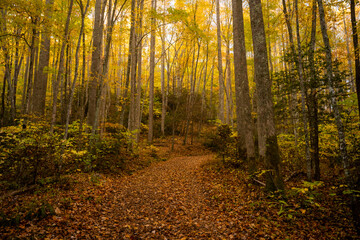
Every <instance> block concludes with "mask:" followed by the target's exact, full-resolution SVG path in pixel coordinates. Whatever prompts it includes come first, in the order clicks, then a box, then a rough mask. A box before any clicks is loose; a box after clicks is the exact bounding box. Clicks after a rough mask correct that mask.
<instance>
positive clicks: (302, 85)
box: [295, 0, 312, 181]
mask: <svg viewBox="0 0 360 240" xmlns="http://www.w3.org/2000/svg"><path fill="white" fill-rule="evenodd" d="M295 14H296V36H297V47H298V56H297V57H298V64H297V66H298V74H299V80H300V92H301V110H302V118H303V125H304V134H305V158H306V166H307V178H308V181H311V180H312V164H311V157H310V146H309V131H308V119H307V114H306V107H305V98H306V91H307V90H306V89H305V83H304V73H303V63H302V49H301V39H300V26H299V25H300V24H299V9H298V0H295Z"/></svg>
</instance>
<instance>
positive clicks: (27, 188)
mask: <svg viewBox="0 0 360 240" xmlns="http://www.w3.org/2000/svg"><path fill="white" fill-rule="evenodd" d="M35 188H36V185H31V186H28V187H25V188H22V189H19V190H15V191H12V192H10V193H7V194H4V195H2V196H1V198H0V199H4V198H7V197H12V196H15V195H19V194H23V193H26V192H28V191H31V190H33V189H35Z"/></svg>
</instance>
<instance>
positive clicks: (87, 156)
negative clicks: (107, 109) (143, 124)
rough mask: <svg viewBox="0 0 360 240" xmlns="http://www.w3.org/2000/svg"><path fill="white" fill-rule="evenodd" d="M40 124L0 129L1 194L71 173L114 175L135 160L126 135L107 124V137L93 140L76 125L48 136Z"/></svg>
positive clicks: (43, 124)
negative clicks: (67, 134)
mask: <svg viewBox="0 0 360 240" xmlns="http://www.w3.org/2000/svg"><path fill="white" fill-rule="evenodd" d="M49 129H50V126H49V125H48V124H46V123H43V122H37V123H28V124H27V125H26V127H25V125H24V126H23V125H21V124H20V125H18V126H12V127H6V128H2V129H0V136H1V144H0V186H1V189H3V190H12V189H18V188H21V187H24V186H28V185H32V184H38V183H39V182H41V181H43V180H44V179H46V178H59V177H60V176H62V175H66V174H70V173H74V172H91V171H96V172H117V171H121V170H122V168H123V167H124V166H123V165H124V162H125V161H126V160H127V159H131V158H133V157H134V152H133V149H132V148H131V147H130V144H131V143H130V142H129V137H128V133H127V131H126V130H125V129H124V128H123V127H121V125H115V124H112V125H111V124H109V126H106V129H107V133H106V134H103V135H102V136H101V137H100V136H98V135H95V136H92V135H91V134H90V133H89V132H90V130H89V127H88V126H85V129H88V130H85V131H82V130H80V124H79V122H74V123H73V124H72V125H71V126H70V128H69V137H68V139H66V140H64V139H63V129H61V128H56V129H55V130H54V132H53V133H50V132H49Z"/></svg>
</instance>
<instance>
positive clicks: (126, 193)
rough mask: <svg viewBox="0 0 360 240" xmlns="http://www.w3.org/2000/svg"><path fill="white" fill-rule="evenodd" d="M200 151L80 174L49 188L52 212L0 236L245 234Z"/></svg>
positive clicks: (215, 236) (209, 157)
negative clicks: (67, 185) (129, 169)
mask: <svg viewBox="0 0 360 240" xmlns="http://www.w3.org/2000/svg"><path fill="white" fill-rule="evenodd" d="M192 153H193V154H196V152H192ZM183 154H184V153H183ZM185 154H186V153H185ZM200 154H202V155H200V156H180V157H170V159H169V160H167V161H163V162H157V163H154V164H152V165H151V166H150V167H148V168H145V169H143V170H140V171H137V172H135V173H134V174H133V175H128V176H124V177H106V176H101V175H99V178H98V179H96V177H95V179H91V178H92V177H90V175H83V177H85V178H86V179H83V180H81V181H78V183H77V184H75V186H73V188H72V189H71V190H68V191H65V192H64V191H63V192H61V194H57V193H56V192H54V193H53V195H55V196H52V197H51V198H54V197H55V198H57V202H51V204H52V205H53V206H54V207H56V208H55V212H56V215H54V216H48V217H46V218H44V219H38V220H36V219H35V220H33V221H23V222H21V223H20V225H19V226H17V227H9V228H5V229H3V230H1V229H0V238H2V239H13V237H14V236H16V238H17V239H233V238H235V239H246V236H247V235H246V233H245V232H242V231H243V229H242V227H241V226H243V224H241V221H244V219H243V218H242V216H239V214H234V212H232V211H227V210H226V209H224V207H223V206H218V205H217V204H216V202H217V201H214V200H213V199H211V196H213V194H212V193H213V191H214V186H213V185H212V183H211V182H212V181H211V179H210V180H209V179H208V178H206V177H204V176H205V175H204V171H203V169H202V168H201V166H202V165H203V164H205V163H206V162H209V161H211V160H212V159H214V155H211V154H209V153H200ZM87 178H88V179H87ZM91 182H94V183H93V184H91ZM215 188H216V186H215ZM48 194H50V195H51V191H50V192H49V193H48ZM14 200H15V199H14ZM39 201H42V200H40V199H39ZM45 201H47V199H46V198H45ZM246 231H247V230H246Z"/></svg>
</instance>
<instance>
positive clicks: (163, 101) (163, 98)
mask: <svg viewBox="0 0 360 240" xmlns="http://www.w3.org/2000/svg"><path fill="white" fill-rule="evenodd" d="M164 10H165V1H164ZM165 37H166V33H165V21H163V27H162V34H161V134H162V136H163V137H164V136H165V116H166V90H165V88H166V86H165V57H166V51H165Z"/></svg>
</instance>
